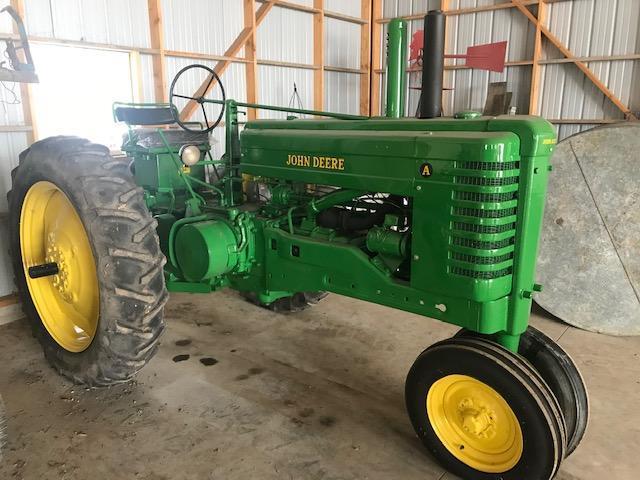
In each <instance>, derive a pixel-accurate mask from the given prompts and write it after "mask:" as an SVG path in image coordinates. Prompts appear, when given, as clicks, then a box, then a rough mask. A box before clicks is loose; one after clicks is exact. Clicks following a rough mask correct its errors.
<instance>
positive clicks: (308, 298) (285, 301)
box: [240, 292, 329, 313]
mask: <svg viewBox="0 0 640 480" xmlns="http://www.w3.org/2000/svg"><path fill="white" fill-rule="evenodd" d="M240 294H241V295H242V296H243V297H244V298H245V299H246V300H248V301H249V302H251V303H253V304H254V305H257V306H259V307H262V308H266V309H268V310H271V311H273V312H278V313H294V312H300V311H302V310H306V309H307V308H311V307H313V306H314V305H316V304H317V303H318V302H319V301H320V300H322V299H323V298H324V297H326V296H327V295H329V294H328V293H327V292H296V293H294V294H293V295H290V296H288V297H282V298H279V299H277V300H276V301H274V302H271V303H264V302H261V301H260V299H259V298H258V295H256V294H255V293H254V292H241V293H240Z"/></svg>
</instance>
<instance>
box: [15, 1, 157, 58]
mask: <svg viewBox="0 0 640 480" xmlns="http://www.w3.org/2000/svg"><path fill="white" fill-rule="evenodd" d="M25 22H26V26H27V31H28V32H29V33H30V34H31V35H38V36H46V37H52V38H60V39H67V40H86V41H88V42H99V43H109V44H115V45H123V46H132V47H149V46H150V40H149V16H148V13H147V1H146V0H25Z"/></svg>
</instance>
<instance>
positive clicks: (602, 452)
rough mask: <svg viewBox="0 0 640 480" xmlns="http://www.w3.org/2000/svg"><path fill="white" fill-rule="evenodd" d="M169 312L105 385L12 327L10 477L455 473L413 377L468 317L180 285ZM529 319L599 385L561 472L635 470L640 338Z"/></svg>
mask: <svg viewBox="0 0 640 480" xmlns="http://www.w3.org/2000/svg"><path fill="white" fill-rule="evenodd" d="M166 317H167V318H166V320H167V324H168V328H167V332H166V334H165V335H164V337H163V339H162V346H161V347H160V351H159V353H158V355H157V356H156V357H155V358H154V360H153V361H152V362H151V363H150V364H149V365H148V366H147V367H146V368H145V369H143V371H142V372H141V373H140V375H139V376H138V377H137V380H136V381H135V382H134V383H131V384H127V385H120V386H117V387H113V388H109V389H103V390H85V389H83V388H80V387H77V386H73V385H71V384H69V383H67V382H66V381H65V380H63V379H62V378H60V377H59V376H58V375H57V374H55V373H54V372H53V371H52V370H51V369H50V368H48V366H47V365H46V364H45V362H44V359H43V357H42V354H41V351H40V348H39V346H38V345H37V344H36V342H35V340H34V339H33V338H32V337H31V335H30V334H29V331H28V329H27V327H26V325H25V324H24V322H22V321H20V322H14V323H12V324H9V325H5V326H3V327H0V352H1V353H0V355H1V357H0V358H1V359H2V369H1V370H0V391H1V392H2V393H3V395H4V398H5V402H6V404H7V410H8V413H9V434H10V443H9V451H8V452H7V454H6V455H5V461H4V464H3V465H1V466H0V478H2V479H5V478H6V479H13V478H16V479H38V480H40V479H96V480H98V479H110V480H111V479H146V480H161V479H171V480H174V479H198V480H199V479H225V480H232V479H243V480H244V479H265V480H266V479H287V480H288V479H318V480H319V479H323V480H325V479H344V480H347V479H420V480H428V479H434V480H442V479H447V480H452V479H453V478H454V477H453V476H452V475H450V474H446V473H445V472H444V471H443V469H442V468H441V467H440V466H438V465H437V464H436V463H435V462H434V460H433V459H432V458H431V457H429V455H427V454H426V453H425V452H424V451H423V450H422V448H421V445H420V444H419V442H418V441H417V439H416V437H415V435H414V433H413V430H412V428H411V425H410V423H409V420H408V418H407V417H406V415H405V411H404V403H403V385H404V378H405V375H406V372H407V370H408V369H409V366H410V365H411V363H412V362H413V360H414V359H415V357H416V356H417V355H418V354H419V353H420V351H422V349H424V348H425V347H426V346H427V345H429V344H431V343H433V342H435V341H437V340H440V339H443V338H446V337H449V336H451V335H452V334H453V333H454V332H455V331H456V328H454V327H451V326H448V325H445V324H441V323H439V322H436V321H432V320H429V319H426V318H421V317H419V316H417V315H412V314H408V313H403V312H398V311H394V310H391V309H388V308H385V307H381V306H376V305H370V304H366V303H364V302H360V301H356V300H352V299H348V298H344V297H340V296H337V295H331V296H329V297H327V298H326V299H325V300H323V301H322V302H321V303H320V304H319V305H317V306H316V307H314V308H313V309H311V310H308V311H306V312H302V313H299V314H295V315H280V314H274V313H271V312H268V311H265V310H262V309H259V308H257V307H254V306H253V305H251V304H248V303H246V302H245V301H243V300H242V299H240V298H239V297H238V296H237V295H236V294H234V293H232V292H221V293H216V294H213V295H210V296H190V295H187V294H180V295H173V296H172V299H171V301H170V303H169V305H168V307H167V314H166ZM532 322H533V324H534V325H536V326H537V327H539V328H541V329H542V330H543V331H545V332H546V333H547V334H549V335H550V336H552V337H553V338H555V339H559V343H560V344H561V345H562V346H563V347H564V348H566V349H567V350H568V351H569V352H570V353H571V354H572V355H573V356H574V358H575V359H576V361H577V362H578V364H579V366H580V367H581V369H582V372H583V374H584V376H585V378H586V381H587V383H588V386H589V389H590V393H591V407H592V417H591V425H590V428H589V431H588V433H587V437H586V438H585V440H584V442H583V443H582V445H581V447H580V448H579V449H578V450H577V452H576V453H575V454H574V455H572V456H571V457H570V458H569V459H567V460H566V461H565V462H564V464H563V467H562V470H561V473H560V474H559V475H558V477H557V478H558V479H563V480H575V479H584V480H587V479H605V478H606V479H607V480H627V479H628V480H631V479H635V478H638V471H640V455H638V448H639V447H640V338H638V337H636V338H613V337H606V336H600V335H596V334H592V333H587V332H583V331H580V330H576V329H573V328H568V327H567V326H565V325H563V324H560V323H557V322H555V321H552V320H548V319H545V318H543V317H541V316H539V315H534V318H533V320H532ZM205 358H209V359H214V360H209V361H205V360H204V359H205ZM180 359H184V360H182V361H177V360H180ZM203 361H204V362H205V363H208V365H205V363H203ZM523 480H526V479H523Z"/></svg>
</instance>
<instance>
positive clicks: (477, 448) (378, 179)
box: [9, 14, 588, 480]
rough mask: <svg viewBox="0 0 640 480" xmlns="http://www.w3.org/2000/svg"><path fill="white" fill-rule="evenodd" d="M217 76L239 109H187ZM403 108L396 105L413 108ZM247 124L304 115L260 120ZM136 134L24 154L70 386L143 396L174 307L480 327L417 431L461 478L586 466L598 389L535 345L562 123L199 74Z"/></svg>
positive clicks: (31, 220)
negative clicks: (386, 310) (141, 384)
mask: <svg viewBox="0 0 640 480" xmlns="http://www.w3.org/2000/svg"><path fill="white" fill-rule="evenodd" d="M430 15H435V14H430ZM425 43H427V42H425ZM433 43H434V45H437V42H433ZM434 48H435V47H434ZM425 53H426V52H425ZM425 58H428V55H427V56H425ZM391 63H393V62H391V61H390V64H391ZM426 63H428V62H425V64H426ZM397 65H398V63H397V62H396V66H397ZM400 65H402V64H401V63H400ZM391 67H392V66H391V65H390V67H389V68H391ZM198 73H200V74H204V75H205V77H206V78H208V79H209V80H208V81H209V83H210V84H212V85H217V86H218V88H219V89H220V93H219V95H218V96H217V97H218V98H215V99H214V98H209V97H208V96H206V90H207V89H205V91H204V92H205V93H203V94H202V95H199V96H191V95H186V94H184V93H185V92H181V91H180V89H179V85H180V83H181V81H183V80H184V79H188V78H192V77H193V76H195V75H196V74H198ZM403 90H404V85H403V83H402V82H399V84H398V85H395V86H393V88H390V89H389V92H388V95H389V96H390V97H393V96H394V95H395V96H396V99H398V98H399V99H400V104H401V105H402V102H403V101H404V100H403V97H402V94H401V92H402V91H403ZM432 97H433V98H434V99H437V98H439V92H436V94H435V95H432ZM179 101H184V102H194V103H193V104H195V105H196V106H198V107H201V108H202V110H203V112H204V115H203V117H204V122H202V123H201V124H192V123H186V122H185V121H184V120H183V119H181V118H180V115H179V113H178V111H179V109H178V106H177V102H179ZM436 101H437V100H436ZM423 103H425V100H424V98H423ZM388 105H394V108H395V109H396V110H397V106H398V104H397V103H394V102H392V101H389V102H388ZM426 106H427V107H429V108H431V109H432V110H435V111H436V112H438V111H439V106H438V105H436V106H435V109H434V105H432V104H430V105H426ZM245 109H261V110H264V111H267V112H274V111H275V112H288V113H289V115H290V116H289V117H287V118H286V119H280V120H278V119H272V120H268V119H265V120H255V121H248V122H244V121H241V120H240V119H241V118H242V117H241V115H242V114H243V113H244V112H243V110H245ZM400 110H402V108H401V109H400ZM212 112H213V113H212ZM114 114H115V117H116V118H117V120H119V121H122V122H126V123H127V124H129V125H130V126H131V128H130V130H129V133H128V135H127V136H126V139H125V142H124V145H123V146H122V150H123V151H124V152H125V153H126V155H127V158H114V157H112V156H111V155H110V153H109V151H108V149H107V148H105V147H103V146H100V145H95V144H92V143H90V142H89V141H86V140H82V139H79V138H71V137H55V138H49V139H46V140H43V141H40V142H37V143H35V144H34V145H32V146H31V147H30V148H29V149H28V150H26V151H25V152H23V153H22V154H21V156H20V163H19V165H18V167H17V168H16V169H15V170H14V172H13V175H12V180H13V189H12V191H11V192H10V193H9V205H10V212H11V218H10V222H11V225H12V232H11V248H12V254H13V260H14V267H15V273H16V277H17V284H18V287H19V289H20V292H21V295H22V299H23V305H24V308H25V312H26V314H27V316H28V318H29V320H30V322H31V324H32V326H33V331H34V333H35V336H36V337H37V338H38V340H39V341H40V343H41V344H42V346H43V348H44V353H45V356H46V358H47V359H48V361H49V362H50V363H51V364H52V365H53V366H54V367H55V368H56V369H57V370H58V371H59V372H60V373H61V374H63V375H64V376H66V377H68V378H70V379H72V380H73V381H75V382H79V383H83V384H85V385H89V386H103V385H110V384H113V383H117V382H124V381H127V380H129V379H130V378H132V377H133V375H134V374H135V373H136V372H137V371H138V370H140V368H142V367H143V366H144V365H145V364H146V363H147V362H148V361H149V359H150V358H151V357H152V356H153V354H154V352H155V351H156V348H157V344H158V339H159V337H160V335H161V333H162V331H163V328H164V324H163V307H164V305H165V303H166V301H167V298H168V292H173V291H175V292H193V293H203V294H206V293H209V292H213V291H217V290H220V289H224V288H232V289H234V290H237V291H238V292H241V293H242V294H243V295H244V296H245V297H247V298H248V299H250V300H251V301H253V302H255V303H257V304H259V305H262V306H264V307H267V308H271V309H274V310H277V311H295V310H299V309H302V308H305V307H307V306H309V305H312V304H314V303H317V302H318V301H320V300H321V299H322V298H323V297H325V296H326V294H327V292H335V293H338V294H341V295H347V296H350V297H353V298H358V299H361V300H365V301H369V302H374V303H377V304H381V305H387V306H389V307H393V308H396V309H399V310H404V311H408V312H413V313H416V314H418V315H423V316H425V317H430V318H434V319H438V320H441V321H444V322H447V323H451V324H454V325H458V326H460V327H461V328H462V330H461V331H460V333H459V334H457V335H456V336H455V337H453V338H450V339H447V340H444V341H441V342H438V343H437V344H435V345H431V346H429V347H428V348H427V349H426V350H425V351H424V352H422V353H421V354H420V356H419V357H418V358H417V360H416V361H415V363H414V365H413V366H412V367H411V369H410V371H409V374H408V376H407V380H406V394H405V398H406V407H407V411H408V414H409V417H410V419H411V422H412V424H413V427H414V429H415V432H416V434H417V435H418V437H419V438H420V440H421V441H422V442H423V444H424V445H425V447H426V448H427V450H428V451H430V452H431V453H432V454H433V455H434V456H435V457H436V458H437V459H438V460H439V461H440V462H441V463H442V464H443V465H444V466H445V467H446V468H447V469H449V470H450V471H452V472H454V473H455V474H457V475H459V476H461V477H462V478H465V479H498V478H501V479H517V480H524V479H528V480H534V479H549V478H552V477H553V476H554V475H555V474H556V472H557V471H558V468H559V466H560V463H561V461H562V460H563V459H564V458H565V457H566V456H567V455H569V454H570V453H571V452H572V451H573V450H574V449H575V448H576V447H577V445H578V444H579V442H580V440H581V439H582V437H583V434H584V432H585V429H586V424H587V417H588V402H587V394H586V390H585V387H584V383H583V381H582V378H581V376H580V374H579V372H578V370H577V368H576V366H575V364H574V363H573V361H572V360H571V359H570V358H569V356H568V355H567V354H566V353H565V352H564V351H563V350H562V349H561V348H560V347H559V346H558V345H557V344H555V343H554V342H553V340H551V339H550V338H547V337H546V336H544V335H543V334H542V333H540V332H538V331H537V330H535V329H534V328H532V327H528V318H529V314H530V309H531V298H532V295H533V293H534V292H536V291H539V290H540V288H541V287H540V286H539V285H536V284H535V283H534V267H535V263H536V250H537V245H538V240H539V235H540V227H541V221H542V214H543V207H544V201H545V191H546V184H547V176H548V174H549V172H550V170H551V167H550V165H549V158H550V156H551V153H552V151H553V148H554V145H555V143H556V137H555V133H554V130H553V128H552V126H551V125H550V124H549V123H548V122H546V121H545V120H543V119H541V118H537V117H527V116H500V117H492V118H487V117H481V116H479V115H478V114H474V113H471V112H466V113H462V114H459V115H456V116H455V117H454V118H443V117H440V116H439V114H438V115H437V116H435V118H393V117H395V115H393V114H390V115H389V116H388V117H382V118H369V117H356V116H351V115H341V114H332V113H328V112H317V111H311V110H304V109H291V108H280V107H272V106H266V105H258V104H249V103H241V102H236V101H234V100H227V99H225V98H224V90H223V89H222V85H221V83H220V79H219V78H218V77H217V75H216V74H215V72H214V71H213V70H211V69H209V68H208V67H205V66H201V65H192V66H189V67H187V68H185V69H183V70H181V71H180V72H179V73H178V75H177V76H176V78H175V79H174V81H173V82H172V85H171V92H170V103H169V104H117V105H116V106H115V108H114ZM305 115H306V116H314V117H315V118H300V117H301V116H305ZM319 117H323V118H319ZM208 118H216V121H214V122H211V123H210V122H209V121H208ZM222 119H224V122H225V123H224V129H225V140H226V151H225V153H224V155H222V156H221V158H215V157H214V156H213V155H212V153H211V151H212V149H211V145H210V142H209V133H210V132H211V131H212V130H213V129H214V128H215V127H216V126H217V125H218V124H219V122H220V121H221V120H222ZM176 124H178V126H179V127H181V128H176ZM158 125H165V126H168V127H169V128H163V127H161V128H149V127H150V126H158ZM324 301H330V297H329V298H327V299H326V300H324ZM373 327H374V326H373V325H372V328H373Z"/></svg>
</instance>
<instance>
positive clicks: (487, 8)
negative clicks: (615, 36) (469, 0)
mask: <svg viewBox="0 0 640 480" xmlns="http://www.w3.org/2000/svg"><path fill="white" fill-rule="evenodd" d="M568 1H573V0H544V2H545V3H559V2H568ZM521 3H522V5H525V6H528V5H536V4H537V3H538V0H521ZM507 8H516V5H515V2H513V1H511V2H504V3H496V4H494V5H483V6H480V7H466V8H458V9H455V10H448V11H447V12H446V13H445V15H465V14H471V13H480V12H493V11H495V10H504V9H507ZM425 15H426V12H425V13H417V14H415V15H406V16H404V17H401V18H403V19H405V20H420V19H422V18H424V16H425ZM391 20H393V19H392V18H380V19H379V20H378V22H379V23H389V22H390V21H391Z"/></svg>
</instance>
